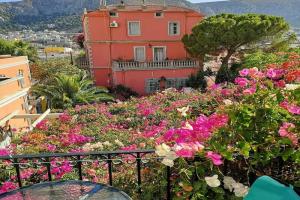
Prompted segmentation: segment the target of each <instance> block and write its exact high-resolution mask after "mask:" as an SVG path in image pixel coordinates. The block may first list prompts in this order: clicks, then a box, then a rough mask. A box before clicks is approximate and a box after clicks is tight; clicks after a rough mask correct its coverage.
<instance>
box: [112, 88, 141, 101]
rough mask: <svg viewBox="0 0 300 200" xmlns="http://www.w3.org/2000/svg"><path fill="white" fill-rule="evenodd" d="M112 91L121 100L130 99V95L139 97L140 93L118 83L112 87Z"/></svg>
mask: <svg viewBox="0 0 300 200" xmlns="http://www.w3.org/2000/svg"><path fill="white" fill-rule="evenodd" d="M112 93H113V94H114V95H115V96H116V97H117V98H118V99H121V100H125V99H129V98H130V97H137V96H138V93H137V92H135V91H133V90H132V89H130V88H128V87H126V86H124V85H116V86H115V87H114V88H113V89H112Z"/></svg>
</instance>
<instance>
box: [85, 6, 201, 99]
mask: <svg viewBox="0 0 300 200" xmlns="http://www.w3.org/2000/svg"><path fill="white" fill-rule="evenodd" d="M203 17H204V16H203V15H202V14H201V13H199V12H197V11H194V10H192V9H188V8H183V7H178V6H165V5H125V4H123V3H121V4H120V5H110V6H105V5H103V6H101V7H100V9H99V10H96V11H91V12H85V13H84V15H83V30H84V36H85V47H86V50H87V55H88V57H89V61H90V70H91V73H92V76H93V77H94V79H95V82H96V84H97V85H102V86H106V87H112V86H115V85H119V84H121V85H124V86H126V87H129V88H131V89H132V90H134V91H136V92H138V93H139V94H141V95H145V94H149V93H152V92H155V91H157V90H159V89H163V88H168V87H175V88H181V87H183V86H184V85H185V83H186V80H187V78H188V77H189V75H191V74H192V73H195V72H197V71H198V69H199V63H198V62H197V61H195V60H193V59H191V58H189V55H188V54H187V52H186V51H185V49H184V45H183V43H182V42H181V38H182V37H183V36H184V35H185V34H188V33H190V32H191V30H192V28H193V27H194V26H195V25H196V24H197V23H198V22H199V21H200V20H201V19H203Z"/></svg>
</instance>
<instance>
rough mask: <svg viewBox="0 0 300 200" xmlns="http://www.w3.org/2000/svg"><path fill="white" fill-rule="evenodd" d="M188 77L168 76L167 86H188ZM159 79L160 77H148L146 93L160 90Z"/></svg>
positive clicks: (177, 87)
mask: <svg viewBox="0 0 300 200" xmlns="http://www.w3.org/2000/svg"><path fill="white" fill-rule="evenodd" d="M187 80H188V78H167V79H166V88H176V89H182V88H183V87H186V82H187ZM159 81H160V79H156V78H152V79H146V88H145V89H146V93H148V94H149V93H154V92H156V91H159V89H160V88H159Z"/></svg>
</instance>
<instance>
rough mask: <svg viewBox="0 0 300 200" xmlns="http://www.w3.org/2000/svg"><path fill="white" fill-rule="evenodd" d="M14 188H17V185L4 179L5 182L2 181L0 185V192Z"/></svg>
mask: <svg viewBox="0 0 300 200" xmlns="http://www.w3.org/2000/svg"><path fill="white" fill-rule="evenodd" d="M16 188H17V186H16V184H15V183H13V182H10V181H6V182H4V183H2V185H1V186H0V194H2V193H5V192H8V191H10V190H14V189H16Z"/></svg>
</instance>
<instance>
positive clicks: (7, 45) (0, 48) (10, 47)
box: [0, 39, 38, 61]
mask: <svg viewBox="0 0 300 200" xmlns="http://www.w3.org/2000/svg"><path fill="white" fill-rule="evenodd" d="M1 54H2V55H4V54H10V55H12V56H28V59H29V60H30V61H36V60H37V57H38V56H37V50H36V49H35V48H34V47H32V46H31V45H30V44H29V43H27V42H23V41H21V40H16V41H9V40H3V39H0V55H1Z"/></svg>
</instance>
